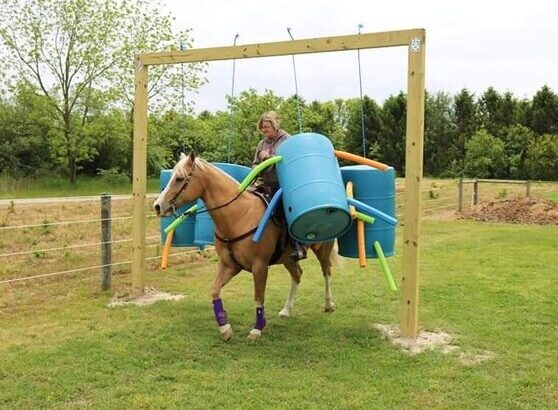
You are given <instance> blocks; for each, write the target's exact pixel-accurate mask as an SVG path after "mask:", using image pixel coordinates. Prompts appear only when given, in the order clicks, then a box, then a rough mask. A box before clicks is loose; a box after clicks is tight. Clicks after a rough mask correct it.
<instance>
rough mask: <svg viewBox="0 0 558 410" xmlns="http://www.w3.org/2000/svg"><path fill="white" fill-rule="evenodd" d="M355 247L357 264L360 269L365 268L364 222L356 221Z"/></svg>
mask: <svg viewBox="0 0 558 410" xmlns="http://www.w3.org/2000/svg"><path fill="white" fill-rule="evenodd" d="M356 222H357V246H358V264H359V266H360V267H361V268H365V267H366V246H365V245H364V221H363V220H361V219H357V221H356Z"/></svg>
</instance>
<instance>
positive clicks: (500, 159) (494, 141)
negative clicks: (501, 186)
mask: <svg viewBox="0 0 558 410" xmlns="http://www.w3.org/2000/svg"><path fill="white" fill-rule="evenodd" d="M505 164H506V155H505V152H504V143H503V142H502V140H500V139H499V138H497V137H494V136H493V135H491V134H490V133H488V132H487V131H486V130H479V131H477V132H476V133H475V134H474V135H473V136H472V137H471V139H470V140H469V141H467V144H466V154H465V174H466V175H467V176H469V177H477V178H495V177H500V176H501V175H502V174H503V173H504V170H505Z"/></svg>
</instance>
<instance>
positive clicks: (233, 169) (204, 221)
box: [194, 162, 251, 247]
mask: <svg viewBox="0 0 558 410" xmlns="http://www.w3.org/2000/svg"><path fill="white" fill-rule="evenodd" d="M212 165H214V166H216V167H217V168H219V169H221V170H223V171H225V173H226V174H228V175H230V176H231V177H233V178H234V179H235V180H237V181H238V182H242V181H243V180H244V178H246V176H247V175H248V174H249V173H250V171H251V169H250V168H248V167H245V166H244V165H236V164H227V163H223V162H214V163H212ZM197 204H198V209H205V204H204V203H203V201H202V200H201V199H198V202H197ZM202 207H203V208H202ZM214 231H215V224H214V223H213V219H211V216H210V215H209V212H203V213H200V214H196V226H195V233H194V243H195V244H196V245H197V246H200V247H203V246H205V245H211V244H213V240H214V238H213V232H214Z"/></svg>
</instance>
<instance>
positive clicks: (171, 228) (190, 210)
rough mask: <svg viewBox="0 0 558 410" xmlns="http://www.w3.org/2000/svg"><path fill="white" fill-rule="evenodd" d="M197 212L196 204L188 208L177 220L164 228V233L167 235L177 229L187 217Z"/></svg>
mask: <svg viewBox="0 0 558 410" xmlns="http://www.w3.org/2000/svg"><path fill="white" fill-rule="evenodd" d="M197 210H198V204H195V205H192V206H191V207H190V208H188V210H187V211H186V212H184V213H183V214H182V215H180V216H179V217H178V218H176V219H175V220H174V221H172V223H171V224H170V225H169V226H167V227H166V228H165V233H167V234H168V233H169V232H171V231H174V230H175V229H176V228H177V227H178V225H180V224H181V223H182V222H184V220H185V219H186V218H187V217H188V216H189V215H191V214H193V213H195V212H196V211H197Z"/></svg>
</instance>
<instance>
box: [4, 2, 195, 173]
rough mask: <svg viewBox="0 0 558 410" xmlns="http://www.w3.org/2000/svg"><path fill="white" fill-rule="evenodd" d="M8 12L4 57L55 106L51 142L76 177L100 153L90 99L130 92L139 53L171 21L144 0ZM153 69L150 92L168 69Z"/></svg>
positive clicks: (38, 5) (9, 8)
mask: <svg viewBox="0 0 558 410" xmlns="http://www.w3.org/2000/svg"><path fill="white" fill-rule="evenodd" d="M3 11H4V12H3V13H2V15H1V17H0V43H1V44H2V46H3V48H4V49H5V50H6V53H5V55H4V61H5V62H6V63H7V64H9V65H10V67H12V68H13V69H14V70H16V73H15V75H16V76H17V78H18V79H19V81H23V82H26V83H28V84H32V85H35V86H36V87H37V88H38V89H39V90H40V91H41V93H42V94H43V95H44V97H45V98H46V100H47V102H48V104H49V105H50V106H52V107H53V109H54V112H55V116H54V117H53V118H52V121H53V122H54V123H57V124H60V127H59V128H60V129H61V133H60V135H57V138H58V141H56V142H53V146H56V147H57V148H58V149H61V150H62V151H63V159H64V162H65V164H66V167H67V172H68V175H69V179H70V181H71V182H75V180H76V177H77V171H78V168H79V164H80V162H81V161H87V160H90V159H91V158H92V154H94V150H92V147H91V140H90V138H87V133H86V130H85V128H86V127H87V123H88V122H89V121H90V117H91V116H90V109H91V108H92V104H93V105H97V106H98V105H99V103H100V99H102V100H103V101H104V102H105V103H108V102H109V101H110V100H112V99H114V98H120V99H121V100H122V99H125V98H124V97H123V95H124V94H126V95H127V96H130V95H132V94H130V92H129V87H131V85H130V86H129V87H127V88H126V90H123V87H122V84H124V83H126V82H128V84H133V82H132V81H129V80H130V78H131V77H130V76H131V75H132V73H133V56H134V54H135V53H136V52H139V51H155V50H153V49H151V50H146V48H147V47H152V48H154V49H157V50H159V49H161V48H162V47H161V46H162V45H165V44H163V40H169V41H170V35H169V33H170V32H171V30H170V27H171V18H170V17H169V16H168V15H166V16H165V15H162V14H161V13H160V12H159V11H158V10H157V8H155V7H152V6H151V5H150V2H149V1H143V0H89V1H86V0H67V1H64V2H58V1H55V0H26V1H24V0H6V1H5V5H4V6H3ZM179 40H180V41H186V38H185V37H184V36H182V37H180V38H179ZM153 71H154V76H152V77H153V78H151V82H150V83H151V84H152V86H151V90H154V89H156V88H157V87H160V88H163V87H162V85H164V84H166V80H167V79H168V77H167V76H165V73H166V72H167V71H166V70H164V69H161V70H153ZM174 72H175V74H176V70H175V71H174ZM174 78H176V76H175V77H174ZM191 78H193V77H191ZM188 84H189V87H190V88H193V87H195V86H196V85H197V84H198V83H196V81H195V80H192V81H190V82H189V83H188ZM52 138H54V136H53V137H52ZM61 158H62V157H61Z"/></svg>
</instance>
